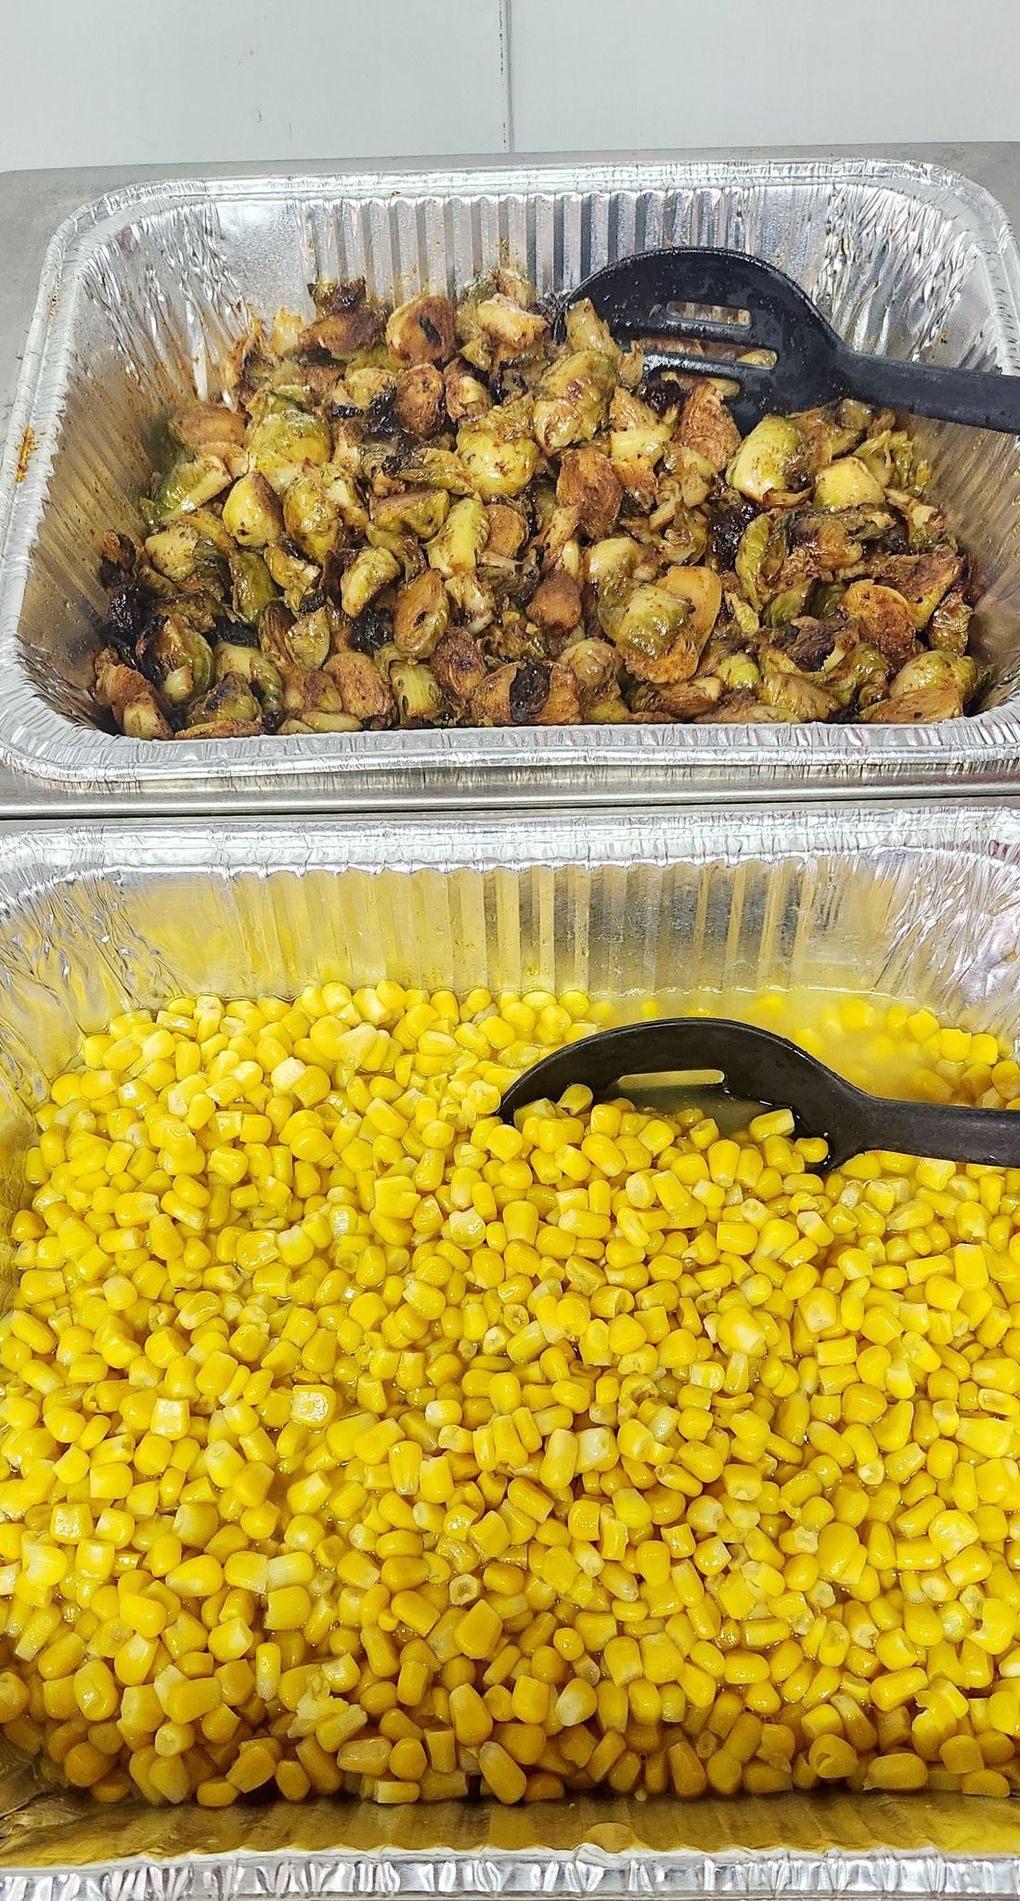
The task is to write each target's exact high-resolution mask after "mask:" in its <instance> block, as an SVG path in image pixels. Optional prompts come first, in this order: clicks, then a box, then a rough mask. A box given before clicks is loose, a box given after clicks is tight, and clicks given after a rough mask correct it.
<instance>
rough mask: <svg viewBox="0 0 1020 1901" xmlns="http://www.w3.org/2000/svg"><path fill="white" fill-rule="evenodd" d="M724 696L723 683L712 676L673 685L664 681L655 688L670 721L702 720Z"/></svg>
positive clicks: (656, 695) (657, 697) (708, 675)
mask: <svg viewBox="0 0 1020 1901" xmlns="http://www.w3.org/2000/svg"><path fill="white" fill-rule="evenodd" d="M722 696H723V683H722V681H721V680H717V679H716V678H715V677H714V676H713V675H712V674H707V675H706V677H705V678H704V679H703V680H702V679H696V680H687V681H676V682H674V683H673V684H670V682H669V681H668V680H667V681H664V682H663V683H662V684H661V685H660V686H657V687H656V688H655V697H656V699H657V700H658V701H659V703H660V705H661V706H662V707H663V709H664V711H665V712H666V713H667V714H668V716H669V718H670V719H678V720H687V719H700V718H701V716H702V714H703V713H710V712H711V711H712V708H713V707H714V706H718V704H719V701H720V700H721V699H722Z"/></svg>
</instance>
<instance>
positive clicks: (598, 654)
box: [560, 640, 620, 705]
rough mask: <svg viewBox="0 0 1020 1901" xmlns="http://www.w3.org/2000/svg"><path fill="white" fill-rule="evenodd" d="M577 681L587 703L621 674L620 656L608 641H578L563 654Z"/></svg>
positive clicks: (613, 682) (565, 649)
mask: <svg viewBox="0 0 1020 1901" xmlns="http://www.w3.org/2000/svg"><path fill="white" fill-rule="evenodd" d="M560 661H561V663H562V665H563V666H565V667H569V668H570V671H571V673H572V674H573V675H574V678H575V679H576V681H577V684H578V687H579V689H580V692H581V698H582V701H583V702H584V703H585V704H586V705H587V704H589V703H590V702H591V701H592V700H594V699H596V698H598V697H599V696H600V695H601V694H603V693H605V691H606V689H607V688H608V687H610V686H612V685H615V683H616V681H617V679H618V678H619V673H620V656H619V654H618V653H617V651H616V648H615V647H611V646H610V644H609V642H608V640H576V641H575V642H574V644H573V646H571V647H565V648H564V650H563V652H562V653H561V655H560Z"/></svg>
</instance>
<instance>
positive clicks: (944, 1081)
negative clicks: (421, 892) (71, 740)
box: [0, 982, 1020, 1807]
mask: <svg viewBox="0 0 1020 1901" xmlns="http://www.w3.org/2000/svg"><path fill="white" fill-rule="evenodd" d="M763 1002H764V1003H765V1005H766V1006H767V1007H768V1008H769V1009H770V1008H771V1004H770V1003H769V1000H768V999H767V998H766V999H764V1000H763ZM605 1017H606V1012H605V1010H604V1009H603V1007H602V1006H598V1005H594V1006H593V1005H592V1003H591V1002H590V1000H589V999H588V997H586V996H584V995H582V994H580V993H578V992H571V993H568V994H566V995H564V996H561V997H555V996H553V995H551V994H549V993H547V992H541V991H536V992H532V993H529V994H527V995H524V996H519V995H516V994H501V995H499V996H492V995H490V993H489V992H488V991H487V990H482V989H479V990H475V991H472V992H470V993H469V994H468V995H467V996H464V997H461V998H458V997H457V996H455V995H453V994H452V993H451V992H449V991H439V992H436V993H433V994H431V995H430V994H428V993H427V992H426V991H424V990H421V989H405V988H403V987H402V986H401V985H399V984H397V983H392V982H384V983H380V984H378V985H377V986H375V987H372V988H366V989H362V990H357V991H355V992H354V993H353V994H352V992H351V990H350V989H348V988H347V987H346V986H345V985H343V984H341V983H327V984H324V985H322V987H321V988H310V989H308V990H306V991H305V992H304V993H303V994H302V995H301V996H300V997H299V998H298V999H297V1001H296V1002H294V1003H288V1002H285V1001H283V1000H281V999H277V998H272V997H262V998H260V999H259V1000H258V1001H245V1000H240V1001H238V1000H232V1001H231V1000H228V1001H222V1000H219V999H217V998H215V997H211V996H201V997H182V998H177V999H175V1000H173V1001H171V1002H170V1003H168V1005H167V1006H166V1008H165V1009H163V1010H160V1011H159V1012H158V1013H156V1014H155V1015H153V1014H150V1013H149V1012H146V1011H132V1012H129V1013H127V1014H125V1015H123V1016H120V1017H118V1018H117V1019H116V1020H115V1021H114V1022H113V1023H112V1024H111V1025H110V1027H109V1030H108V1031H107V1032H105V1033H104V1034H102V1035H95V1036H90V1037H89V1038H88V1039H87V1040H86V1042H85V1044H84V1047H83V1050H82V1056H81V1062H80V1064H79V1065H77V1066H76V1067H74V1068H72V1069H70V1070H68V1071H67V1073H65V1074H64V1075H61V1076H58V1077H57V1078H56V1079H55V1081H54V1083H53V1085H52V1091H51V1095H50V1099H49V1101H48V1102H47V1103H46V1104H45V1105H44V1106H43V1107H42V1108H41V1110H40V1112H39V1137H38V1144H37V1146H36V1147H35V1148H34V1149H32V1150H31V1151H30V1153H29V1157H28V1163H27V1175H28V1181H29V1184H30V1189H29V1193H30V1197H31V1200H30V1205H29V1206H26V1207H25V1208H24V1209H23V1211H22V1212H21V1213H19V1214H18V1215H17V1216H16V1217H15V1221H14V1239H15V1241H16V1243H17V1253H16V1263H17V1268H18V1274H19V1279H18V1284H17V1291H16V1294H15V1298H14V1303H13V1307H12V1309H11V1311H10V1312H9V1313H7V1314H6V1315H5V1317H4V1318H3V1320H2V1322H0V1365H2V1367H3V1369H4V1374H5V1381H6V1391H5V1395H4V1398H3V1400H2V1402H0V1723H2V1725H3V1729H4V1733H5V1735H6V1737H7V1739H8V1740H9V1741H10V1742H11V1743H13V1744H15V1745H17V1746H18V1747H19V1748H22V1749H25V1750H28V1751H30V1752H31V1753H32V1754H33V1755H36V1756H37V1757H39V1759H40V1762H41V1765H42V1768H43V1772H44V1774H46V1775H48V1776H49V1778H50V1779H51V1780H56V1781H58V1782H65V1781H66V1782H67V1783H70V1784H72V1785H73V1786H75V1787H77V1788H81V1789H87V1790H89V1791H91V1793H92V1795H93V1796H94V1797H95V1798H96V1799H97V1800H99V1801H102V1802H115V1801H117V1800H119V1799H121V1798H124V1797H126V1796H128V1795H130V1794H131V1793H133V1792H134V1791H136V1790H137V1791H140V1792H141V1794H142V1795H143V1796H144V1797H145V1798H146V1799H147V1800H148V1801H149V1802H153V1803H176V1802H183V1801H186V1800H188V1799H189V1798H192V1797H194V1798H196V1799H197V1801H198V1802H199V1803H201V1804H203V1805H206V1806H208V1807H223V1806H225V1805H227V1804H230V1803H233V1802H236V1801H238V1800H240V1799H241V1798H243V1797H245V1796H247V1795H249V1794H251V1793H253V1792H255V1791H260V1790H263V1791H268V1792H270V1793H276V1794H278V1795H280V1796H283V1797H285V1798H286V1799H287V1800H288V1801H301V1800H302V1799H303V1798H304V1797H306V1796H309V1795H313V1794H322V1795H331V1794H333V1793H335V1792H339V1791H346V1792H347V1793H350V1794H354V1795H362V1796H368V1797H371V1798H372V1799H374V1800H375V1801H378V1802H382V1803H406V1802H415V1801H418V1800H424V1801H432V1800H441V1799H444V1798H450V1797H454V1798H456V1797H464V1796H468V1795H472V1794H475V1793H477V1792H481V1793H482V1794H488V1795H491V1796H493V1797H495V1798H496V1799H498V1800H499V1801H501V1802H509V1803H514V1802H519V1801H540V1800H548V1799H553V1798H556V1797H560V1796H562V1795H564V1794H565V1793H569V1792H574V1791H582V1790H588V1789H598V1788H605V1789H608V1790H611V1791H615V1792H617V1793H620V1794H627V1793H631V1792H634V1793H635V1794H637V1795H639V1796H640V1795H642V1794H645V1793H647V1794H657V1793H660V1792H663V1791H666V1790H672V1791H673V1792H674V1793H675V1794H676V1795H678V1796H682V1797H696V1796H699V1795H701V1794H702V1793H703V1792H705V1791H708V1792H710V1793H713V1792H714V1793H716V1794H720V1795H731V1794H733V1793H735V1792H736V1791H737V1790H744V1791H746V1792H747V1793H750V1794H754V1795H766V1794H769V1793H772V1792H778V1791H782V1790H786V1789H800V1790H808V1789H812V1788H815V1787H825V1786H829V1785H832V1784H834V1783H848V1784H849V1785H850V1786H851V1787H852V1788H855V1789H859V1788H866V1789H882V1790H895V1791H899V1790H910V1789H922V1788H928V1789H930V1790H933V1791H944V1790H960V1791H962V1792H963V1793H964V1794H973V1795H996V1794H998V1795H1008V1794H1009V1793H1010V1792H1017V1791H1020V1756H1018V1739H1020V1582H1018V1568H1020V1465H1018V1455H1020V1171H1005V1170H1002V1169H993V1168H974V1167H959V1168H958V1167H956V1166H954V1164H953V1163H952V1162H951V1161H944V1162H943V1161H918V1160H914V1159H911V1158H910V1157H907V1156H903V1155H892V1154H872V1155H864V1156H860V1157H858V1158H857V1159H856V1160H855V1161H853V1162H851V1163H849V1164H848V1165H847V1166H846V1167H844V1168H842V1169H840V1170H839V1171H837V1172H835V1173H828V1172H826V1170H825V1143H824V1141H822V1140H819V1139H810V1138H808V1139H804V1138H801V1139H797V1140H795V1139H794V1138H793V1133H792V1122H791V1118H790V1116H789V1114H788V1112H786V1111H784V1110H775V1111H771V1112H769V1113H767V1114H764V1115H762V1116H760V1117H759V1118H758V1119H757V1120H756V1121H754V1122H752V1124H751V1126H750V1129H749V1130H748V1131H747V1132H746V1133H744V1134H742V1135H740V1136H739V1137H737V1138H733V1137H724V1136H721V1135H720V1132H719V1129H718V1127H717V1125H716V1123H715V1122H714V1121H713V1120H711V1119H710V1118H708V1117H706V1116H703V1115H702V1114H701V1113H700V1112H699V1111H697V1110H694V1111H691V1112H689V1113H687V1114H685V1115H683V1116H680V1117H677V1118H668V1117H664V1116H661V1115H650V1114H647V1113H642V1112H639V1111H637V1110H635V1109H634V1108H632V1107H631V1106H630V1105H629V1104H628V1103H627V1102H625V1101H617V1102H608V1103H602V1104H599V1105H598V1106H596V1107H592V1105H591V1102H590V1098H589V1096H588V1094H587V1092H586V1091H585V1090H583V1089H577V1088H575V1089H572V1090H570V1091H569V1092H568V1093H567V1095H566V1096H565V1097H564V1099H563V1101H562V1102H561V1103H560V1104H559V1105H558V1106H554V1105H553V1104H551V1103H548V1102H546V1103H537V1104H535V1105H533V1106H531V1107H530V1108H528V1109H527V1110H525V1111H523V1112H522V1113H521V1114H520V1115H519V1117H518V1119H517V1123H518V1126H517V1127H515V1128H509V1127H507V1126H506V1125H505V1124H503V1123H502V1122H500V1121H498V1120H497V1119H496V1117H495V1115H494V1111H495V1109H496V1107H497V1105H498V1102H499V1097H500V1093H501V1090H502V1089H503V1088H504V1087H505V1085H506V1084H507V1083H508V1082H509V1081H510V1080H511V1079H512V1078H513V1077H514V1076H515V1075H516V1074H517V1073H518V1072H519V1071H520V1070H521V1069H522V1068H523V1067H525V1066H527V1065H529V1064H531V1063H532V1062H533V1061H534V1060H535V1059H536V1058H537V1057H538V1056H539V1055H540V1054H542V1053H543V1052H544V1051H546V1050H549V1049H553V1048H556V1047H558V1046H560V1045H562V1044H563V1043H564V1042H565V1041H568V1040H570V1039H573V1038H576V1037H578V1036H581V1035H583V1034H585V1033H586V1032H587V1031H588V1030H590V1029H591V1028H592V1027H594V1026H595V1025H596V1024H597V1023H598V1022H600V1021H605ZM840 1022H841V1024H842V1027H843V1029H844V1030H845V1033H846V1035H848V1036H850V1037H852V1038H853V1039H854V1040H855V1042H856V1044H857V1049H858V1056H859V1060H861V1061H862V1062H863V1061H864V1056H865V1052H866V1050H867V1049H868V1048H870V1047H871V1043H872V1041H874V1044H875V1047H876V1049H878V1050H879V1053H880V1054H881V1052H882V1050H883V1048H884V1047H885V1046H887V1045H889V1046H894V1047H895V1048H896V1049H898V1050H900V1051H901V1052H902V1055H903V1059H904V1060H906V1059H907V1058H908V1057H909V1056H910V1054H911V1052H913V1061H914V1063H915V1064H916V1065H917V1066H918V1067H919V1069H920V1071H921V1074H922V1078H923V1077H924V1076H927V1077H928V1079H929V1081H930V1083H931V1084H932V1087H930V1088H929V1089H928V1090H927V1091H926V1093H928V1094H935V1095H940V1094H945V1093H947V1092H948V1093H950V1094H953V1095H956V1096H957V1097H959V1098H962V1099H964V1100H970V1101H974V1100H980V1101H982V1102H993V1103H1001V1102H1003V1101H1008V1102H1010V1103H1011V1104H1013V1105H1014V1106H1020V1104H1018V1102H1017V1098H1018V1096H1020V1069H1018V1066H1017V1064H1016V1063H1015V1062H1013V1061H1012V1060H1011V1059H1008V1058H1006V1057H1004V1056H1003V1055H1002V1053H1001V1052H1000V1050H999V1048H998V1045H997V1043H996V1040H995V1038H994V1037H992V1036H981V1035H977V1036H972V1035H970V1034H968V1033H965V1032H962V1031H959V1030H955V1029H942V1028H940V1026H939V1024H938V1023H937V1022H936V1020H935V1018H934V1017H933V1016H931V1015H930V1014H929V1013H928V1012H926V1011H917V1012H915V1013H913V1014H911V1013H909V1012H908V1011H907V1009H906V1008H904V1007H903V1006H895V1005H894V1006H892V1007H891V1008H890V1009H888V1011H887V1012H886V1013H885V1014H884V1020H883V1014H882V1013H880V1012H878V1011H876V1010H874V1009H873V1008H872V1006H871V1005H870V1004H869V1003H867V1002H866V1001H865V1000H863V999H853V998H849V999H846V1000H844V1002H843V1005H842V1008H841V1012H840Z"/></svg>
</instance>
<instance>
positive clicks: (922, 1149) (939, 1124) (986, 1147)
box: [857, 1096, 1020, 1168]
mask: <svg viewBox="0 0 1020 1901" xmlns="http://www.w3.org/2000/svg"><path fill="white" fill-rule="evenodd" d="M857 1133H858V1134H859V1135H860V1137H861V1143H860V1146H861V1147H862V1148H863V1147H867V1148H869V1149H891V1150H893V1151H894V1153H896V1154H898V1155H934V1156H938V1157H939V1159H940V1160H945V1161H952V1162H988V1163H995V1164H998V1166H999V1167H1001V1168H1020V1111H1018V1110H1016V1109H971V1108H970V1107H968V1106H967V1105H963V1106H961V1105H960V1104H958V1103H944V1102H893V1101H891V1100H889V1099H888V1098H887V1097H885V1096H871V1097H869V1098H868V1106H867V1118H866V1121H865V1120H863V1119H862V1121H861V1122H860V1123H859V1125H858V1129H857Z"/></svg>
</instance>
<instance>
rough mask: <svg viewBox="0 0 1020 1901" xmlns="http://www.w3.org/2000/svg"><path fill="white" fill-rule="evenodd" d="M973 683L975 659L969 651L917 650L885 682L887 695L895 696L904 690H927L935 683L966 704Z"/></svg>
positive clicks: (975, 670) (970, 695) (973, 690)
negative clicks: (919, 651) (930, 651)
mask: <svg viewBox="0 0 1020 1901" xmlns="http://www.w3.org/2000/svg"><path fill="white" fill-rule="evenodd" d="M977 683H978V669H977V662H976V661H975V660H973V659H972V658H971V656H970V655H969V654H962V653H961V654H957V653H919V654H915V655H914V657H913V659H911V660H908V661H907V662H906V665H905V666H902V667H901V668H900V670H899V672H898V673H897V674H895V675H894V677H893V679H892V680H891V681H890V682H889V698H890V699H891V700H898V699H899V698H900V696H901V695H902V694H904V693H921V692H927V691H928V689H929V688H931V687H937V688H939V689H940V690H941V689H943V688H945V689H948V690H949V691H950V692H953V693H956V694H958V696H959V698H960V700H961V701H962V703H963V704H964V705H966V703H967V701H968V700H969V699H971V698H972V696H973V694H974V692H975V690H976V688H977Z"/></svg>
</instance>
